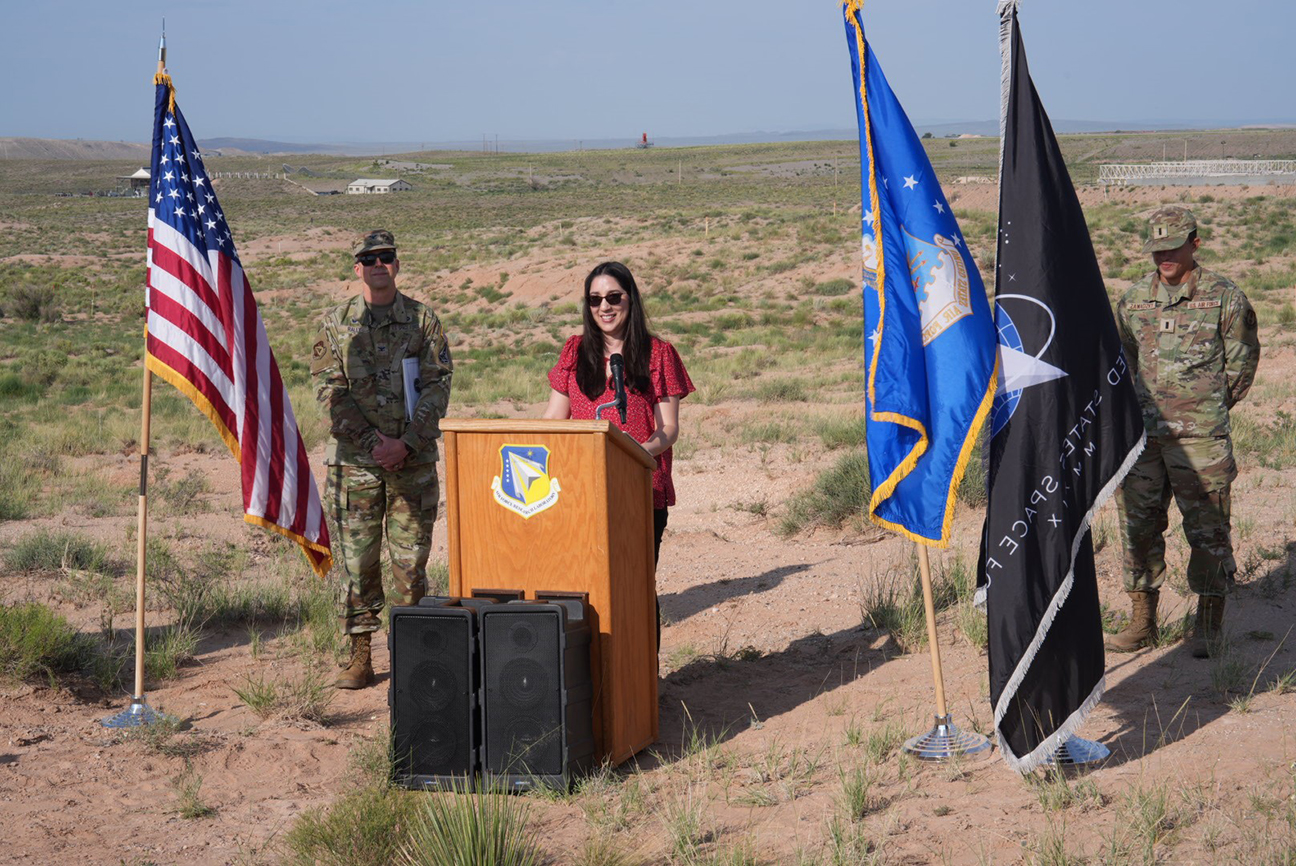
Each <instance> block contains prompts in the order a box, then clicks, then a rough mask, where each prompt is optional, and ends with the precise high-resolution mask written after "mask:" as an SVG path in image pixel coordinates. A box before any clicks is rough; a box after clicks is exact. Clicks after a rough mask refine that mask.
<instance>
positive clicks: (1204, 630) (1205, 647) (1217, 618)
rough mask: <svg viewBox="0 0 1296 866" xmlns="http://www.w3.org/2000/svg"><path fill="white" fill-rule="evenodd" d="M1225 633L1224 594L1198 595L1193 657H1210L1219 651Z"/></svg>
mask: <svg viewBox="0 0 1296 866" xmlns="http://www.w3.org/2000/svg"><path fill="white" fill-rule="evenodd" d="M1223 633H1224V598H1223V596H1212V595H1201V596H1198V597H1197V624H1196V626H1195V627H1194V628H1193V640H1192V654H1193V658H1198V659H1208V658H1210V657H1211V656H1213V655H1215V653H1217V652H1219V648H1220V639H1221V638H1222V637H1223Z"/></svg>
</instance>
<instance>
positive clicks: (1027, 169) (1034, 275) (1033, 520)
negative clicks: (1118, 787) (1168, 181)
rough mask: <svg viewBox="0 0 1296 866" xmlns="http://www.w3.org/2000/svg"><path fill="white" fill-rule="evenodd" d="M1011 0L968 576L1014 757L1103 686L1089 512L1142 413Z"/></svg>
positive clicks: (1036, 756)
mask: <svg viewBox="0 0 1296 866" xmlns="http://www.w3.org/2000/svg"><path fill="white" fill-rule="evenodd" d="M1016 5H1017V4H1016V2H1015V0H1001V2H1000V4H999V14H1000V26H1001V29H1000V38H1001V49H1002V51H1003V62H1004V77H1003V83H1004V94H1003V112H1002V117H1001V121H1002V125H1003V132H1002V137H1001V139H1000V147H1001V153H1000V168H999V236H998V253H997V257H996V265H995V323H996V325H997V329H998V332H999V354H1000V359H1001V361H1000V366H1001V369H1002V376H1001V378H1000V382H999V388H998V393H997V394H996V395H995V401H994V410H993V412H992V413H991V421H990V437H991V438H990V449H989V467H988V477H989V504H988V506H987V510H986V520H985V527H984V530H983V532H982V537H981V555H980V558H979V561H978V566H977V584H978V590H977V592H978V596H980V597H983V598H984V600H985V604H986V614H987V617H988V625H989V656H990V700H991V703H992V704H993V706H994V725H995V731H996V733H997V734H998V740H999V746H1000V748H1001V749H1002V750H1003V756H1004V760H1005V761H1007V762H1008V765H1009V766H1011V767H1012V768H1013V769H1015V770H1017V771H1018V772H1022V773H1027V772H1030V771H1031V770H1032V769H1034V768H1035V767H1036V766H1038V765H1039V764H1040V763H1041V762H1042V761H1044V760H1046V759H1048V758H1049V757H1051V756H1052V754H1053V753H1054V752H1055V751H1057V749H1058V747H1059V746H1060V745H1062V744H1063V743H1064V742H1065V741H1066V740H1067V739H1068V738H1069V737H1070V736H1071V735H1072V734H1073V733H1074V732H1075V730H1076V729H1077V728H1078V727H1079V725H1080V724H1081V723H1082V722H1083V721H1084V719H1085V717H1086V716H1087V715H1088V713H1089V711H1090V710H1091V709H1092V708H1093V706H1094V705H1095V704H1096V703H1097V702H1098V700H1099V699H1100V698H1101V697H1102V692H1103V663H1104V660H1103V644H1102V639H1103V634H1102V624H1101V617H1100V612H1099V606H1098V586H1097V580H1096V578H1095V575H1094V557H1093V546H1092V544H1091V541H1090V536H1089V523H1090V521H1091V519H1092V518H1093V514H1094V512H1095V511H1096V510H1097V509H1098V507H1099V506H1100V505H1101V504H1102V503H1103V501H1104V500H1106V499H1107V497H1109V496H1110V495H1111V494H1112V492H1113V491H1114V490H1115V488H1116V485H1117V484H1118V483H1119V482H1120V480H1121V478H1123V477H1124V476H1125V473H1126V472H1128V471H1129V467H1130V466H1132V465H1133V463H1134V460H1135V459H1136V458H1137V456H1138V454H1139V452H1140V451H1141V450H1142V448H1143V420H1142V417H1141V415H1140V413H1139V409H1138V398H1137V397H1136V396H1135V393H1134V387H1133V382H1132V373H1131V371H1130V369H1129V367H1128V366H1127V365H1126V361H1125V357H1124V355H1123V353H1122V349H1121V342H1120V338H1119V336H1118V334H1117V331H1116V323H1115V320H1114V319H1113V317H1112V312H1111V305H1110V302H1109V301H1108V299H1107V293H1106V291H1105V289H1104V288H1103V280H1102V272H1101V271H1100V270H1099V268H1098V261H1097V259H1096V258H1095V257H1094V251H1093V245H1092V244H1091V243H1090V240H1089V229H1088V226H1087V225H1086V224H1085V219H1084V213H1083V212H1082V211H1081V208H1080V201H1079V199H1078V198H1077V197H1076V193H1075V188H1074V187H1073V186H1072V185H1071V177H1070V175H1068V173H1067V170H1066V165H1065V164H1064V163H1063V161H1062V153H1061V151H1060V150H1059V149H1058V145H1057V140H1056V139H1055V138H1054V136H1053V128H1052V126H1051V125H1050V123H1049V119H1048V116H1047V115H1046V114H1045V113H1044V109H1043V107H1042V106H1041V105H1040V102H1039V97H1038V95H1037V94H1036V92H1035V87H1034V85H1033V84H1032V83H1031V79H1030V71H1029V70H1028V69H1027V66H1026V54H1025V51H1024V50H1023V47H1022V40H1021V33H1020V31H1019V29H1018V27H1017V12H1016Z"/></svg>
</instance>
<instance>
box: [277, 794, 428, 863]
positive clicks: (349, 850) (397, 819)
mask: <svg viewBox="0 0 1296 866" xmlns="http://www.w3.org/2000/svg"><path fill="white" fill-rule="evenodd" d="M424 796H427V795H424ZM418 799H419V797H418V796H415V795H410V794H407V793H404V792H401V791H396V790H392V789H388V788H385V787H382V788H363V789H361V790H358V791H352V792H349V793H346V794H343V795H342V797H341V798H339V799H338V800H337V801H336V802H335V803H333V804H332V805H331V806H329V807H326V808H320V809H312V810H310V811H308V812H305V813H303V814H302V816H301V817H300V818H298V819H297V822H296V823H295V824H294V825H293V826H292V829H290V830H289V831H288V834H287V836H286V837H285V838H284V848H285V851H284V854H285V856H284V862H285V863H291V864H295V866H316V864H320V863H327V864H330V866H388V864H390V863H395V862H398V857H399V855H400V852H401V849H402V848H404V847H405V844H406V841H407V838H408V836H407V834H408V832H409V826H410V821H411V820H412V819H413V817H414V815H415V813H416V811H417V809H418Z"/></svg>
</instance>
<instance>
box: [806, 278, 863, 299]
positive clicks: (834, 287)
mask: <svg viewBox="0 0 1296 866" xmlns="http://www.w3.org/2000/svg"><path fill="white" fill-rule="evenodd" d="M854 290H855V284H854V283H852V282H851V281H850V280H847V279H844V278H842V279H836V280H826V281H824V282H822V283H820V284H819V285H817V286H815V287H814V292H815V294H817V295H822V296H824V297H835V296H836V295H845V294H847V293H848V292H853V291H854Z"/></svg>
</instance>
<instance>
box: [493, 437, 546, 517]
mask: <svg viewBox="0 0 1296 866" xmlns="http://www.w3.org/2000/svg"><path fill="white" fill-rule="evenodd" d="M491 491H492V492H493V493H494V494H495V501H496V502H498V503H499V504H500V505H502V506H504V507H505V508H507V509H508V510H509V511H512V512H514V513H515V514H520V515H522V517H523V518H525V519H530V518H532V517H534V516H535V515H537V514H539V513H540V512H541V511H544V510H545V509H547V508H552V507H553V506H554V505H555V504H557V502H558V494H559V493H561V492H562V488H561V487H560V486H559V484H558V479H557V478H553V477H551V476H550V475H549V449H548V448H547V447H545V446H544V445H503V446H501V447H500V474H499V475H496V476H495V478H494V480H492V481H491Z"/></svg>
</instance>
